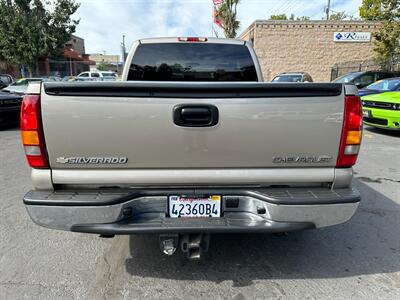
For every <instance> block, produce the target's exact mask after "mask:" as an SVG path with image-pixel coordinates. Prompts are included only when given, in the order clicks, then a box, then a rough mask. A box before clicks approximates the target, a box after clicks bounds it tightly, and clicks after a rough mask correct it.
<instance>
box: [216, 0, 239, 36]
mask: <svg viewBox="0 0 400 300" xmlns="http://www.w3.org/2000/svg"><path fill="white" fill-rule="evenodd" d="M239 1H240V0H225V1H224V2H223V3H222V4H221V5H220V6H219V7H218V10H217V12H216V15H217V17H218V18H219V19H220V20H221V21H222V23H223V28H224V34H225V37H227V38H235V37H236V35H237V31H238V29H239V26H240V22H239V21H238V20H237V5H238V4H239Z"/></svg>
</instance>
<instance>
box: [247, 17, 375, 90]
mask: <svg viewBox="0 0 400 300" xmlns="http://www.w3.org/2000/svg"><path fill="white" fill-rule="evenodd" d="M378 27H379V23H378V22H364V21H286V20H285V21H255V22H254V23H253V24H251V25H250V26H249V27H248V28H247V29H246V30H245V31H244V32H243V33H242V34H241V36H240V38H242V39H244V40H247V41H251V42H252V43H253V46H254V48H255V51H256V53H257V56H258V58H259V60H260V64H261V68H262V71H263V75H264V80H265V81H270V80H271V79H272V78H273V77H274V76H276V75H277V74H279V73H283V72H301V71H302V72H308V73H310V75H311V76H312V77H313V79H314V81H317V82H327V81H330V79H331V71H332V68H333V67H334V66H335V65H338V64H343V63H347V62H349V63H350V62H351V63H354V62H358V63H360V64H362V63H363V62H371V61H372V60H373V58H374V52H373V48H374V45H373V33H374V32H375V31H377V30H378Z"/></svg>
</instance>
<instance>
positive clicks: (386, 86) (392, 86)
mask: <svg viewBox="0 0 400 300" xmlns="http://www.w3.org/2000/svg"><path fill="white" fill-rule="evenodd" d="M395 91H400V77H394V78H388V79H383V80H379V81H377V82H374V83H373V84H370V85H369V86H367V87H366V88H363V89H361V90H359V91H358V92H359V94H360V96H361V97H362V96H366V95H372V94H380V93H385V92H395Z"/></svg>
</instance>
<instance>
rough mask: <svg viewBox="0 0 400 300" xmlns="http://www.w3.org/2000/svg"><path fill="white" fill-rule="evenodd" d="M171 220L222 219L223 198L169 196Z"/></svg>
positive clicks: (212, 196)
mask: <svg viewBox="0 0 400 300" xmlns="http://www.w3.org/2000/svg"><path fill="white" fill-rule="evenodd" d="M168 201H169V203H168V204H169V205H168V207H169V216H170V217H171V218H209V217H212V218H219V217H221V196H220V195H211V196H204V197H189V196H169V199H168Z"/></svg>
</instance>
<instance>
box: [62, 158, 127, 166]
mask: <svg viewBox="0 0 400 300" xmlns="http://www.w3.org/2000/svg"><path fill="white" fill-rule="evenodd" d="M127 162H128V158H127V157H57V158H56V163H59V164H86V165H105V164H111V165H119V164H126V163H127Z"/></svg>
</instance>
